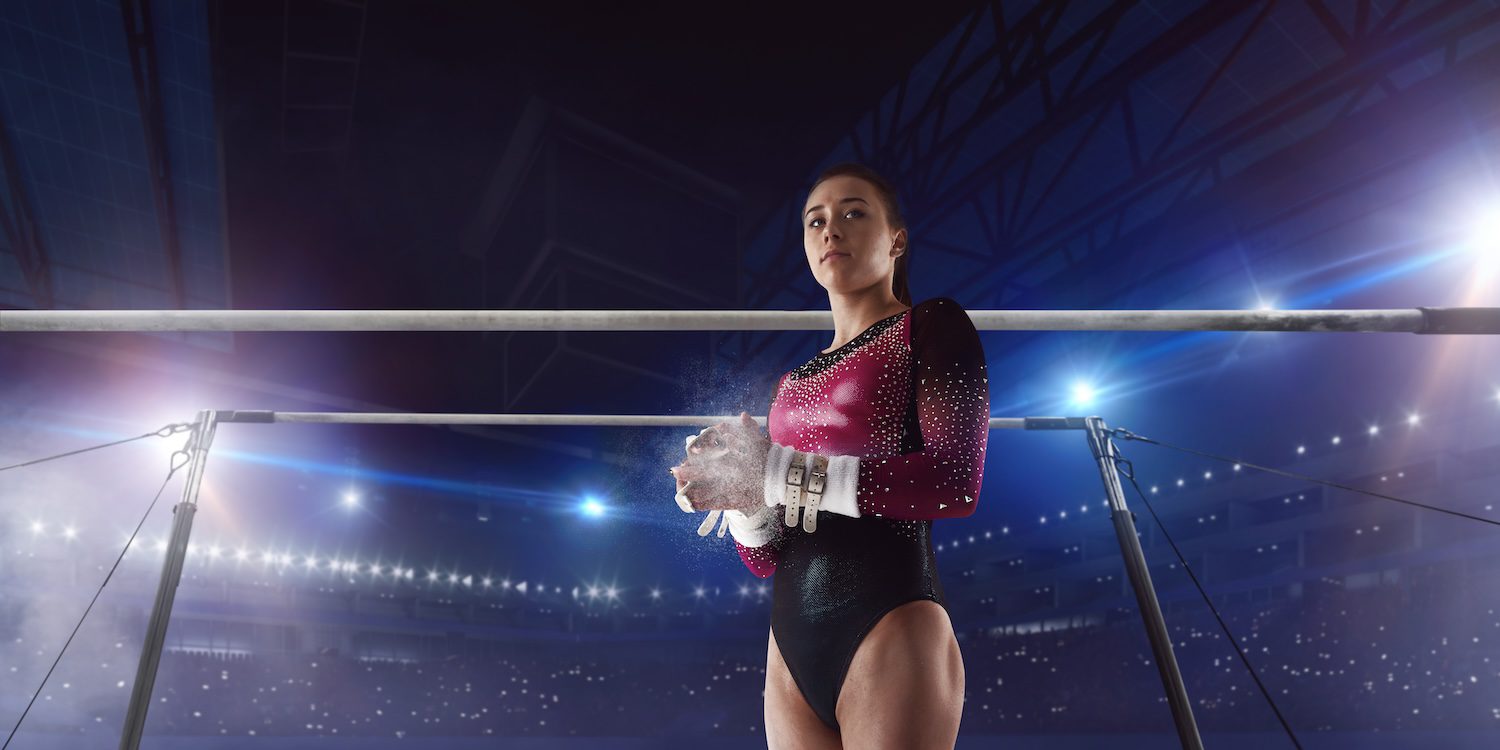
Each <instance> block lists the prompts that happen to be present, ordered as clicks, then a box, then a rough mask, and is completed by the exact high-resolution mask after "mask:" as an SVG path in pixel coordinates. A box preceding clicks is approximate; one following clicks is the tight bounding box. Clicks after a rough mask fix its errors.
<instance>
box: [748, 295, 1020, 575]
mask: <svg viewBox="0 0 1500 750" xmlns="http://www.w3.org/2000/svg"><path fill="white" fill-rule="evenodd" d="M989 419H990V403H989V378H988V370H987V368H986V366H985V360H984V349H983V347H982V345H981V344H980V341H979V332H978V331H977V330H976V329H975V328H974V323H973V321H971V320H969V315H968V313H966V312H965V311H964V310H963V308H962V307H960V306H959V304H958V303H957V302H954V301H953V300H951V299H948V298H946V297H938V298H934V299H931V300H927V301H926V302H923V303H921V304H919V305H917V306H916V307H914V308H911V309H909V310H904V311H902V312H899V313H897V314H895V315H892V316H890V317H888V318H885V319H883V320H881V321H879V322H877V323H875V324H874V325H872V326H870V327H869V328H868V329H866V330H865V331H863V332H861V333H860V334H859V335H858V336H855V337H854V338H853V339H851V340H849V342H848V343H846V344H844V345H843V346H841V347H839V348H837V349H835V350H833V351H831V352H827V353H819V354H817V355H816V356H814V357H813V358H812V359H811V360H809V361H808V362H807V363H805V364H803V365H801V366H799V367H797V368H796V369H794V370H792V371H791V372H788V373H786V374H785V375H783V376H782V377H781V380H780V381H779V382H778V383H777V388H776V394H775V396H774V397H773V399H772V401H771V408H770V411H769V412H768V415H767V420H766V421H767V426H768V428H769V431H770V434H771V440H772V441H774V442H776V443H778V444H781V445H785V446H788V447H791V448H795V449H797V450H799V451H810V452H813V453H818V454H821V455H825V456H830V455H832V456H858V457H860V461H859V481H858V485H857V503H858V507H859V512H860V515H861V516H863V518H861V519H859V520H872V518H871V517H874V518H881V519H887V523H889V525H890V526H891V528H892V529H893V530H895V531H896V532H897V533H899V534H901V535H903V536H905V537H907V538H915V537H916V536H917V535H918V534H919V533H925V532H919V526H921V525H922V524H921V523H920V522H922V521H930V520H932V519H936V518H961V517H964V516H968V515H971V514H972V513H973V512H974V508H975V507H976V505H977V503H978V498H979V487H980V484H981V480H982V479H983V475H984V454H985V447H986V445H987V444H988V442H989ZM780 507H781V506H777V509H778V510H779V509H780ZM834 517H838V518H847V516H837V514H833V513H827V512H820V513H819V514H818V524H819V530H818V531H817V532H814V535H816V534H819V533H822V531H823V525H824V524H825V523H828V522H829V519H830V518H834ZM794 530H795V531H797V532H799V533H801V527H800V526H799V527H797V528H796V529H791V528H788V527H786V526H785V524H779V525H778V534H777V536H776V537H775V538H773V539H772V540H771V542H770V543H768V544H766V545H763V546H760V547H746V546H744V545H742V544H739V543H738V542H736V543H735V547H736V548H737V549H738V551H739V553H740V557H741V559H743V560H744V562H745V565H746V567H748V568H749V569H750V570H751V572H753V573H754V574H755V575H756V576H758V577H760V578H769V577H770V576H771V574H772V573H773V572H774V571H775V569H776V563H777V557H778V554H779V552H780V550H781V548H782V547H783V546H784V544H785V542H786V537H787V535H788V534H790V533H791V532H792V531H794Z"/></svg>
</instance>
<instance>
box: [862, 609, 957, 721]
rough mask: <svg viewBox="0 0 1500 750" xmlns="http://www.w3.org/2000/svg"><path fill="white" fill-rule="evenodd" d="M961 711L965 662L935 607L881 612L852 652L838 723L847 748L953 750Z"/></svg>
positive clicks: (944, 613) (943, 612) (942, 614)
mask: <svg viewBox="0 0 1500 750" xmlns="http://www.w3.org/2000/svg"><path fill="white" fill-rule="evenodd" d="M963 707H964V663H963V655H962V654H961V653H960V651H959V648H958V639H957V638H956V637H954V635H953V623H952V622H951V621H950V620H949V619H948V613H947V611H946V610H944V609H943V607H942V605H940V604H938V603H937V602H934V601H931V600H927V599H923V600H918V601H913V602H907V603H906V604H903V605H901V606H899V607H896V608H895V609H893V610H891V611H890V612H887V613H886V614H885V616H884V617H882V618H880V621H879V622H877V623H876V624H875V627H874V628H873V629H871V630H870V633H869V634H868V635H866V636H865V639H864V640H863V641H861V642H860V644H859V648H858V649H856V650H855V652H854V659H853V660H852V661H851V662H850V664H849V672H848V674H847V675H846V676H845V677H844V684H843V687H842V688H840V690H839V701H838V707H837V716H838V720H839V729H840V731H841V733H842V735H841V736H842V740H843V742H844V743H845V744H846V745H848V746H849V747H858V748H870V749H871V750H882V749H884V748H902V749H903V750H905V749H907V748H910V749H911V750H930V749H931V748H949V749H951V748H952V747H953V745H954V743H955V742H956V741H957V739H958V725H959V721H960V719H962V717H963Z"/></svg>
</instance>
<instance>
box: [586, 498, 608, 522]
mask: <svg viewBox="0 0 1500 750" xmlns="http://www.w3.org/2000/svg"><path fill="white" fill-rule="evenodd" d="M583 512H584V514H585V515H590V516H593V517H595V518H598V517H599V516H602V515H604V504H603V503H601V502H599V501H598V500H595V499H594V498H592V497H590V498H586V499H584V501H583Z"/></svg>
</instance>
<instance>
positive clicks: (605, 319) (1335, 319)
mask: <svg viewBox="0 0 1500 750" xmlns="http://www.w3.org/2000/svg"><path fill="white" fill-rule="evenodd" d="M968 312H969V318H970V319H971V320H972V321H973V322H974V327H975V328H976V329H978V330H981V331H1307V332H1326V333H1333V332H1367V333H1477V334H1494V333H1500V308H1496V307H1448V308H1433V307H1417V308H1400V309H1390V310H970V311H968ZM833 327H834V325H833V313H832V312H827V311H793V310H0V332H6V331H11V332H20V331H32V332H90V331H94V332H98V331H135V332H156V331H246V332H250V331H288V332H291V331H302V332H312V331H820V330H822V331H826V330H833Z"/></svg>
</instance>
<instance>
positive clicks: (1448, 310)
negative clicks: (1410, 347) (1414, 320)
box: [1417, 307, 1500, 334]
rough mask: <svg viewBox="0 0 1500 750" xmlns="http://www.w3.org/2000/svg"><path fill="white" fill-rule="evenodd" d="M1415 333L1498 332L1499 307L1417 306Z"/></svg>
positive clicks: (1499, 331) (1499, 323) (1499, 329)
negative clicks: (1419, 324)
mask: <svg viewBox="0 0 1500 750" xmlns="http://www.w3.org/2000/svg"><path fill="white" fill-rule="evenodd" d="M1417 309H1418V310H1421V311H1422V329H1421V330H1419V331H1417V333H1488V334H1496V333H1500V307H1419V308H1417Z"/></svg>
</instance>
